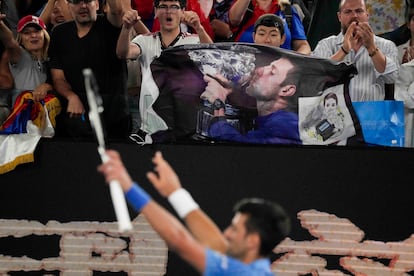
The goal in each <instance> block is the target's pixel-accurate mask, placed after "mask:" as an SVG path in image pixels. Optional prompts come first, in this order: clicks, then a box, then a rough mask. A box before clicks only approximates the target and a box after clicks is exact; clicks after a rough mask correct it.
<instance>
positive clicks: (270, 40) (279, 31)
mask: <svg viewBox="0 0 414 276" xmlns="http://www.w3.org/2000/svg"><path fill="white" fill-rule="evenodd" d="M285 39H286V35H285V30H284V28H283V21H282V19H281V18H280V17H279V16H277V15H275V14H270V13H269V14H264V15H262V16H260V17H259V18H258V19H257V20H256V22H255V24H254V31H253V40H254V43H257V44H262V45H268V46H274V47H280V46H281V45H282V44H283V43H284V42H285Z"/></svg>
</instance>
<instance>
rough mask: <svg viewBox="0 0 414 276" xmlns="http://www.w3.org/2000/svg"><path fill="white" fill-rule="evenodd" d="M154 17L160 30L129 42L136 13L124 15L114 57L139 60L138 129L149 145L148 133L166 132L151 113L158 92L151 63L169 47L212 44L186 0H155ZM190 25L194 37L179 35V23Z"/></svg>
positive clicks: (155, 115) (159, 118)
mask: <svg viewBox="0 0 414 276" xmlns="http://www.w3.org/2000/svg"><path fill="white" fill-rule="evenodd" d="M154 7H155V16H156V17H157V18H158V19H159V22H160V31H159V32H155V33H151V34H145V35H138V36H137V37H135V38H134V39H133V40H132V41H131V40H130V37H131V29H132V28H131V26H133V24H135V22H137V20H138V18H139V16H138V12H137V11H136V10H132V11H130V12H128V13H125V15H124V17H123V21H124V22H123V23H124V24H123V27H122V31H121V34H120V36H119V39H118V45H117V54H118V56H119V57H120V58H123V59H131V60H133V59H137V58H139V61H140V64H141V72H142V85H141V94H140V98H139V111H140V115H141V130H142V131H143V132H145V133H147V134H149V135H145V134H144V136H145V138H143V139H144V140H145V142H148V143H150V142H152V138H151V136H150V135H151V134H153V133H155V132H157V131H160V130H167V129H168V127H167V124H166V123H165V121H164V120H163V119H162V118H161V117H160V116H159V115H158V114H157V113H156V112H155V111H154V109H153V105H154V103H155V101H156V100H157V98H158V96H159V93H160V91H159V90H158V87H157V85H156V84H155V82H154V79H153V77H152V72H151V68H150V65H151V62H152V61H153V60H154V59H155V58H157V57H159V56H160V55H161V51H162V50H164V49H167V48H169V47H172V46H177V45H184V44H198V43H200V42H201V43H212V42H213V41H212V40H211V38H210V36H209V35H208V34H207V32H206V31H205V30H204V27H203V26H202V25H201V23H200V18H199V17H198V15H197V14H196V13H195V12H193V11H185V10H184V9H185V7H186V1H185V0H165V1H163V0H162V1H159V0H155V1H154ZM181 22H182V23H186V24H188V25H189V26H191V27H192V28H193V29H194V30H195V31H196V32H197V34H189V33H184V32H181V29H180V23H181Z"/></svg>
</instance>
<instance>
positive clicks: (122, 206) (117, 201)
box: [109, 180, 132, 232]
mask: <svg viewBox="0 0 414 276" xmlns="http://www.w3.org/2000/svg"><path fill="white" fill-rule="evenodd" d="M109 190H110V193H111V198H112V204H113V206H114V209H115V215H116V218H117V220H118V228H119V231H120V232H124V231H128V230H132V224H131V218H130V217H129V213H128V208H127V204H126V201H125V197H124V192H123V191H122V188H121V185H120V184H119V182H118V181H116V180H113V181H111V183H109Z"/></svg>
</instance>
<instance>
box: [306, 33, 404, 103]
mask: <svg viewBox="0 0 414 276" xmlns="http://www.w3.org/2000/svg"><path fill="white" fill-rule="evenodd" d="M343 40H344V37H343V34H342V33H340V34H339V35H337V36H330V37H327V38H324V39H322V40H320V41H319V42H318V44H317V45H316V47H315V49H314V51H313V52H312V55H314V56H318V57H323V58H330V57H331V56H332V55H334V54H335V53H336V52H337V51H338V50H339V49H340V48H341V46H342V42H343ZM374 41H375V45H376V46H377V47H378V48H379V49H380V50H381V52H382V53H383V54H384V55H385V57H386V66H385V70H384V72H383V73H380V72H378V71H377V70H376V69H375V67H374V64H373V62H372V60H371V57H370V56H369V53H368V50H367V49H366V48H365V47H364V46H361V48H360V49H359V50H358V52H355V51H354V50H351V51H350V52H349V54H348V55H346V56H345V58H344V59H343V61H344V62H346V63H353V64H355V66H356V68H357V70H358V74H357V75H355V76H354V77H353V78H352V79H351V82H350V85H349V94H350V97H351V100H352V101H353V102H357V101H381V100H384V98H385V88H384V84H385V83H394V82H395V80H396V79H397V76H398V69H399V63H398V58H397V57H398V50H397V47H396V46H395V44H394V42H392V41H390V40H387V39H384V38H381V37H378V36H375V37H374Z"/></svg>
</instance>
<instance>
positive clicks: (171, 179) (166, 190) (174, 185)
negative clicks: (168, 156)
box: [147, 151, 181, 197]
mask: <svg viewBox="0 0 414 276" xmlns="http://www.w3.org/2000/svg"><path fill="white" fill-rule="evenodd" d="M152 162H153V163H154V172H148V173H147V177H148V179H149V181H150V182H151V183H152V185H154V187H155V188H156V189H157V191H158V192H159V193H160V194H161V195H162V196H164V197H168V196H169V195H170V194H171V193H173V192H174V191H176V190H178V189H180V188H181V183H180V180H179V179H178V176H177V174H176V173H175V171H174V170H173V168H171V166H170V164H168V162H167V161H166V160H165V159H164V158H163V157H162V154H161V152H159V151H157V152H156V153H155V155H154V157H153V158H152Z"/></svg>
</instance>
